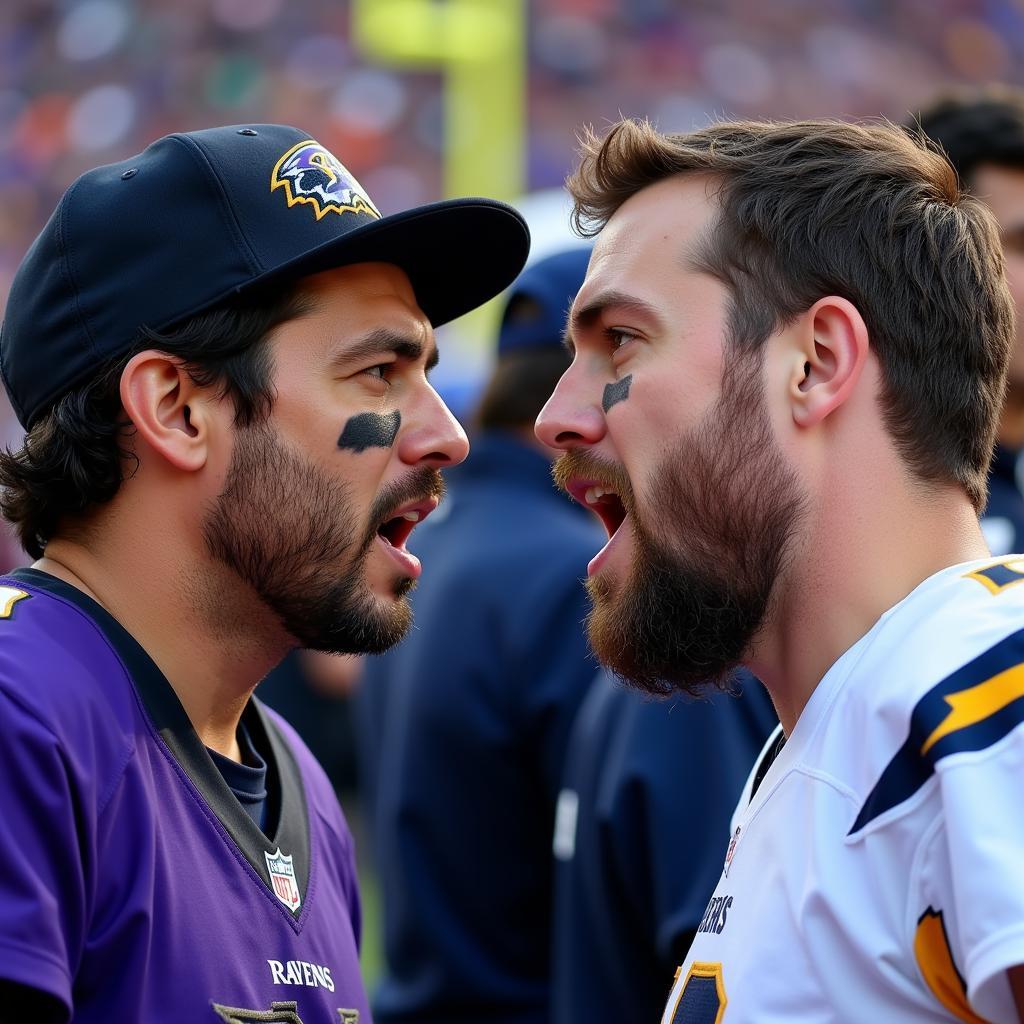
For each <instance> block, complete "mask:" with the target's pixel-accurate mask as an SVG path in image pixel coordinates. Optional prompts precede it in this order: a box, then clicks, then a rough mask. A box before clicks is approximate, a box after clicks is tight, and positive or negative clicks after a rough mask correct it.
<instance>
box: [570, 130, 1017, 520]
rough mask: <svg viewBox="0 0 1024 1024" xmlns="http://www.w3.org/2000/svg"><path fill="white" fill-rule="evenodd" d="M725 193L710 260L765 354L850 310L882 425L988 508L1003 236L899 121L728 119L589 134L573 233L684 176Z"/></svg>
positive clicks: (1000, 354)
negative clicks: (808, 321) (861, 325)
mask: <svg viewBox="0 0 1024 1024" xmlns="http://www.w3.org/2000/svg"><path fill="white" fill-rule="evenodd" d="M693 173H703V174H709V175H712V176H714V177H717V178H718V179H719V181H720V182H721V188H720V189H719V191H718V202H719V204H720V206H721V213H720V216H719V218H718V221H717V223H716V225H715V227H714V229H713V230H712V231H711V232H709V235H708V238H707V239H706V241H705V243H704V245H703V248H702V252H701V253H700V255H699V258H698V263H699V265H700V267H701V269H702V270H705V271H707V272H708V273H710V274H712V275H714V276H715V277H717V278H718V279H719V280H721V281H722V282H723V283H724V284H725V285H726V286H727V287H728V288H729V291H730V309H729V330H730V335H731V341H732V342H733V344H734V345H736V346H739V347H741V348H743V349H746V350H751V349H757V348H759V347H760V346H761V345H762V344H763V343H764V342H765V341H766V340H767V339H768V338H769V337H770V336H771V334H773V333H774V332H775V331H776V330H778V329H779V328H780V327H782V326H783V325H785V324H786V323H788V322H790V321H792V320H793V318H795V317H796V316H798V315H799V314H801V313H803V312H805V311H806V310H807V309H809V308H810V307H811V306H812V305H813V304H814V303H815V302H816V301H817V300H818V299H819V298H821V297H823V296H825V295H839V296H841V297H843V298H845V299H847V300H849V301H850V302H852V303H853V304H854V305H855V306H856V307H857V309H858V310H859V311H860V313H861V315H862V316H863V318H864V322H865V323H866V324H867V328H868V331H869V334H870V338H871V345H872V348H873V350H874V352H875V354H876V356H877V358H878V361H879V364H880V366H881V370H882V378H883V385H882V395H881V406H882V415H883V417H884V419H885V423H886V426H887V428H888V430H889V432H890V434H891V436H892V437H893V439H894V441H895V444H896V447H897V449H898V450H899V452H900V454H901V455H902V456H903V458H904V459H905V460H906V462H907V464H908V465H909V466H910V468H911V469H912V471H913V472H914V473H916V475H917V476H918V477H919V478H921V479H923V480H926V481H929V482H934V483H948V482H949V481H950V480H953V481H956V482H957V483H959V484H960V485H961V486H962V487H963V488H964V490H965V491H966V492H967V494H968V496H969V497H970V499H971V502H972V503H973V505H974V507H975V508H976V509H978V510H979V511H980V510H981V509H982V508H983V507H984V505H985V501H986V496H987V491H988V483H987V475H988V467H989V462H990V460H991V457H992V450H993V445H994V441H995V431H996V424H997V420H998V416H999V409H1000V406H1001V404H1002V397H1003V389H1004V385H1005V376H1006V366H1007V361H1008V359H1009V354H1010V348H1011V343H1012V338H1013V329H1014V328H1013V306H1012V302H1011V300H1010V295H1009V292H1008V290H1007V288H1006V283H1005V280H1004V277H1003V258H1002V250H1001V248H1000V243H999V234H998V230H997V227H996V224H995V221H994V220H993V218H992V215H991V214H990V213H989V212H988V210H987V209H986V208H985V207H984V205H983V204H982V203H980V202H978V201H977V200H976V199H973V198H972V197H970V196H969V195H966V194H964V193H962V192H961V191H960V190H959V187H958V184H957V177H956V173H955V172H954V170H953V168H952V167H951V166H950V164H949V162H948V161H947V160H946V159H945V157H943V156H942V155H941V154H939V153H938V152H935V151H934V150H932V149H929V148H928V147H927V144H926V143H925V142H924V141H923V140H922V139H920V138H913V137H911V136H910V135H908V134H907V132H906V131H904V130H903V129H901V128H899V127H898V126H897V125H893V124H889V123H887V122H879V123H869V124H848V123H845V122H842V121H834V120H823V121H796V122H758V121H744V122H725V123H720V124H713V125H710V126H708V127H706V128H703V129H701V130H699V131H695V132H692V133H689V134H686V135H661V134H660V133H658V132H657V131H656V130H655V129H654V128H653V127H652V126H651V125H650V124H649V123H647V122H637V121H630V120H625V121H620V122H618V123H617V124H615V125H613V126H612V127H611V129H610V130H609V131H608V132H607V133H606V134H605V136H604V137H603V138H598V137H597V136H596V135H594V134H593V132H589V131H588V132H587V133H586V134H585V135H584V137H583V139H582V159H581V163H580V166H579V168H578V169H577V170H576V171H575V173H573V174H572V175H571V176H570V178H569V180H568V183H567V184H568V188H569V191H570V192H571V193H572V196H573V200H574V202H575V208H574V211H573V217H574V221H575V224H576V227H577V230H579V231H580V233H581V234H583V235H594V234H596V233H597V232H598V231H599V230H600V229H601V228H602V227H603V226H604V224H606V223H607V221H608V220H609V219H610V218H611V216H612V214H614V213H615V211H616V210H617V209H618V208H619V207H620V206H621V205H622V204H623V203H624V202H625V201H626V200H627V199H628V198H629V197H630V196H632V195H634V194H635V193H637V192H639V191H640V190H641V189H643V188H646V187H647V186H648V185H652V184H654V183H656V182H658V181H661V180H663V179H665V178H669V177H672V176H674V175H677V174H693Z"/></svg>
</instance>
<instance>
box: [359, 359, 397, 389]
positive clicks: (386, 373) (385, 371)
mask: <svg viewBox="0 0 1024 1024" xmlns="http://www.w3.org/2000/svg"><path fill="white" fill-rule="evenodd" d="M394 365H395V364H394V363H378V364H377V365H376V366H369V367H367V368H366V369H365V370H360V371H359V372H360V373H361V374H366V375H367V376H368V377H373V378H374V379H375V380H379V381H382V382H383V383H384V384H390V383H391V381H390V374H391V371H392V370H393V369H394Z"/></svg>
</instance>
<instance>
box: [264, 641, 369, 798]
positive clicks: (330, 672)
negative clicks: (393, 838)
mask: <svg viewBox="0 0 1024 1024" xmlns="http://www.w3.org/2000/svg"><path fill="white" fill-rule="evenodd" d="M361 668H362V659H361V658H360V657H358V656H357V655H345V656H339V655H335V654H323V653H321V652H320V651H293V652H292V653H291V654H289V655H288V657H287V658H285V659H284V661H282V662H281V664H280V665H278V666H277V668H275V669H272V670H271V672H270V673H269V675H267V677H266V678H265V679H264V680H263V682H261V683H260V685H259V686H258V687H257V688H256V696H257V697H259V698H260V700H262V701H263V702H264V703H266V704H269V705H270V706H271V707H272V708H273V709H274V710H275V711H278V712H280V713H281V714H282V715H283V716H284V718H285V719H286V720H287V721H288V723H289V724H290V725H292V726H294V727H295V729H296V730H297V731H298V733H299V735H300V736H301V737H302V738H303V740H304V741H305V743H306V746H307V747H309V749H310V750H311V751H313V756H314V757H315V758H316V759H317V761H318V762H319V763H320V767H321V768H323V770H324V771H325V772H327V777H328V778H329V779H330V780H331V783H332V784H333V786H334V791H335V792H336V793H338V794H339V796H340V795H341V794H342V793H351V792H352V791H353V790H354V789H355V784H356V753H355V736H354V734H353V729H352V710H351V708H352V705H351V700H350V698H351V695H352V692H353V690H354V689H355V687H356V684H357V683H358V680H359V673H360V670H361Z"/></svg>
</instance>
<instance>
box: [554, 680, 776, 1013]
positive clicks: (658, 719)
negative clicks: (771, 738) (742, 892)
mask: <svg viewBox="0 0 1024 1024" xmlns="http://www.w3.org/2000/svg"><path fill="white" fill-rule="evenodd" d="M741 687H742V689H741V691H740V696H733V695H730V694H724V693H717V694H714V695H712V696H710V697H709V698H708V699H707V700H702V701H688V700H682V699H679V700H676V701H673V702H671V703H666V702H661V701H652V700H650V699H649V698H644V697H642V696H641V695H640V694H638V693H635V692H633V691H630V690H627V689H625V688H624V687H622V686H621V685H619V684H618V683H616V682H615V681H614V680H613V679H612V678H611V677H610V676H608V675H605V674H604V673H602V675H601V676H600V677H599V678H598V680H597V682H596V683H595V684H594V686H593V687H592V688H591V690H590V692H589V694H588V695H587V698H586V700H585V701H584V703H583V706H582V708H581V709H580V713H579V715H578V717H577V720H576V724H575V725H574V726H573V731H572V737H571V739H570V742H569V748H568V751H567V753H566V758H565V775H564V788H563V789H562V792H561V794H560V795H559V801H558V815H557V823H556V826H555V839H554V854H555V858H556V861H557V867H556V871H555V919H554V928H553V932H554V945H553V951H552V981H551V987H552V996H551V1006H552V1010H551V1024H579V1022H581V1021H586V1024H620V1022H622V1021H657V1020H658V1019H659V1017H660V1014H661V1012H662V1010H663V1009H664V1007H665V1000H666V999H667V997H668V993H669V989H671V987H672V979H673V974H674V972H675V969H676V967H677V965H678V964H680V963H682V962H683V961H684V960H685V959H686V957H685V954H686V951H687V950H688V949H689V947H690V943H691V941H692V940H693V937H694V935H695V934H696V931H697V927H698V925H699V924H700V921H701V918H702V917H703V915H704V911H705V909H706V907H707V903H708V900H709V899H710V897H711V894H712V893H713V892H714V890H715V886H716V885H717V884H718V880H719V878H720V877H721V874H722V862H723V861H724V859H725V855H726V850H727V848H728V845H729V819H730V816H731V815H732V812H733V809H734V808H735V806H736V801H737V800H738V799H739V795H740V793H741V792H742V790H743V784H744V783H745V782H746V779H747V776H748V774H749V773H750V770H751V769H752V768H753V765H754V763H755V761H756V759H757V755H758V752H759V751H760V750H761V747H762V746H763V744H764V742H765V740H766V739H767V738H768V735H769V733H770V732H771V731H772V730H773V729H774V728H775V726H776V725H777V724H778V719H777V718H776V716H775V711H774V709H773V708H772V703H771V700H770V699H769V697H768V693H767V691H766V690H765V689H764V688H763V687H762V686H761V684H760V683H759V682H758V681H757V680H756V679H754V678H752V677H751V676H749V675H746V674H743V675H742V676H741Z"/></svg>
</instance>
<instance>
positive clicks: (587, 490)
mask: <svg viewBox="0 0 1024 1024" xmlns="http://www.w3.org/2000/svg"><path fill="white" fill-rule="evenodd" d="M568 489H569V493H570V494H571V495H572V496H573V497H574V498H575V499H576V500H577V501H578V502H579V503H580V504H581V505H585V506H586V507H587V508H589V509H590V511H591V512H593V513H594V514H595V515H596V516H597V517H598V518H599V519H600V520H601V522H602V523H604V528H605V530H607V531H608V539H609V540H610V539H611V538H612V537H614V536H615V533H616V531H617V530H618V528H619V527H620V526H621V525H622V524H623V523H624V522H625V521H626V515H627V512H626V507H625V505H623V503H622V499H621V498H620V497H619V495H618V494H617V493H616V492H615V491H613V490H611V489H610V488H609V487H607V486H605V485H604V484H600V483H597V482H595V481H588V480H573V481H571V482H570V483H569V488H568Z"/></svg>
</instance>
